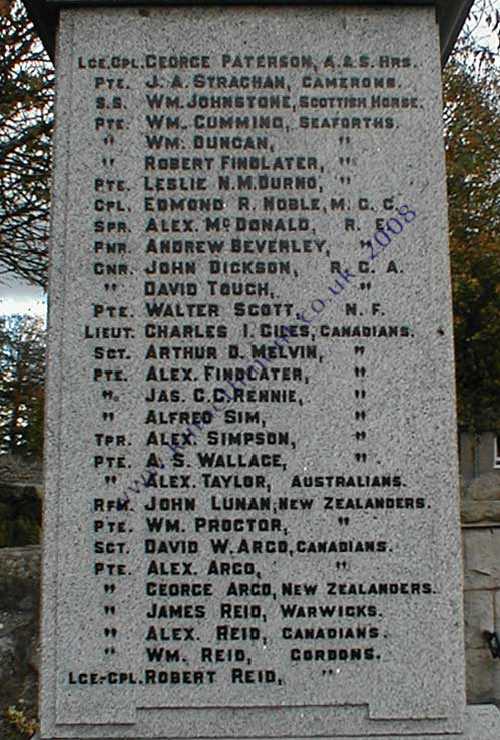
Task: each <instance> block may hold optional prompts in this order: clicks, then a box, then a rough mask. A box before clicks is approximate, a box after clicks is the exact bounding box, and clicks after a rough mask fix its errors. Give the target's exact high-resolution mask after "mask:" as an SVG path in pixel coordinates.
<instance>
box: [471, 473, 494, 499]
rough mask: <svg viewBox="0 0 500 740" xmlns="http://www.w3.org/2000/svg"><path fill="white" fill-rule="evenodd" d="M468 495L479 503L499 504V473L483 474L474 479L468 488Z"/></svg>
mask: <svg viewBox="0 0 500 740" xmlns="http://www.w3.org/2000/svg"><path fill="white" fill-rule="evenodd" d="M468 493H469V494H470V496H471V497H472V498H473V499H476V500H479V501H499V502H500V471H497V472H492V473H485V474H484V475H480V476H479V477H478V478H474V480H473V481H471V483H470V484H469V486H468Z"/></svg>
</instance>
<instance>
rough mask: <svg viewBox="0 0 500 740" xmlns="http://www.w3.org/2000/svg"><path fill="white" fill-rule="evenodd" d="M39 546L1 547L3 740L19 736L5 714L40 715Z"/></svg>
mask: <svg viewBox="0 0 500 740" xmlns="http://www.w3.org/2000/svg"><path fill="white" fill-rule="evenodd" d="M40 560H41V552H40V547H39V546H36V545H35V546H30V547H8V548H0V738H2V740H4V739H6V738H10V737H16V735H15V734H12V733H11V728H10V727H7V726H6V724H5V722H4V712H5V709H6V708H7V707H9V706H13V705H16V706H17V708H18V709H23V710H24V712H25V714H26V715H27V716H28V717H29V718H32V717H36V716H37V686H38V669H39V645H38V619H39V593H40Z"/></svg>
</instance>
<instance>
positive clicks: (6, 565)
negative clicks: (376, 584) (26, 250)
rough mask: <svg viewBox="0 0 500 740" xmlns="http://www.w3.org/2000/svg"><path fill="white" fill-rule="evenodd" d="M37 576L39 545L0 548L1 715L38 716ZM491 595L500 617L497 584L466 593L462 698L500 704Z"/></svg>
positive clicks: (499, 663) (497, 614) (499, 684)
mask: <svg viewBox="0 0 500 740" xmlns="http://www.w3.org/2000/svg"><path fill="white" fill-rule="evenodd" d="M466 536H467V532H466ZM39 578H40V548H39V547H28V548H8V549H0V594H1V602H0V615H1V619H0V624H1V627H0V714H1V713H2V712H3V710H4V709H5V708H6V707H7V706H9V705H11V704H16V705H17V706H21V707H22V706H24V707H25V708H26V713H27V714H28V715H29V716H37V697H36V683H37V676H38V666H39V646H38V639H37V637H38V621H37V619H38V617H37V614H38V586H39ZM493 597H494V598H495V615H496V617H497V619H500V584H499V588H498V590H496V591H481V590H480V591H468V592H467V591H466V592H465V610H464V611H465V625H466V630H465V632H466V638H467V649H466V678H467V701H468V703H469V704H476V703H494V704H496V705H497V706H499V707H500V660H493V658H492V657H491V653H490V651H489V650H488V649H487V647H486V646H485V642H484V639H483V638H482V637H481V635H480V632H481V630H482V628H486V629H491V624H490V622H489V621H488V620H490V619H491V616H492V614H491V608H490V604H491V599H492V598H493ZM479 624H480V625H481V626H480V627H479ZM1 732H2V724H1V723H0V737H2V735H1ZM6 732H7V729H6V728H5V733H6ZM478 737H479V736H476V737H474V738H473V740H478Z"/></svg>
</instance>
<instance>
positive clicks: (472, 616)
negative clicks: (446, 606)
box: [464, 591, 495, 649]
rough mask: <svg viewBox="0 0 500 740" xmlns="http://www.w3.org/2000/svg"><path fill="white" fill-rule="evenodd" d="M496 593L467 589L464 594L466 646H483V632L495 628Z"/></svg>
mask: <svg viewBox="0 0 500 740" xmlns="http://www.w3.org/2000/svg"><path fill="white" fill-rule="evenodd" d="M493 601H494V593H493V592H492V591H466V592H465V594H464V615H465V647H466V648H483V649H484V646H485V641H484V635H483V632H484V631H485V630H488V631H489V632H491V631H492V630H493V629H494V624H495V619H494V606H493Z"/></svg>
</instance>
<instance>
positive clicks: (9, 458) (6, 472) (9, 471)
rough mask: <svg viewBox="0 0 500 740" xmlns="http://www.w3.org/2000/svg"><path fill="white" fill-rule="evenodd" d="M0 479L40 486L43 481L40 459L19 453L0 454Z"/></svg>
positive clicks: (5, 481) (6, 481)
mask: <svg viewBox="0 0 500 740" xmlns="http://www.w3.org/2000/svg"><path fill="white" fill-rule="evenodd" d="M0 481H2V482H4V483H8V482H10V483H26V484H28V483H31V484H32V485H34V486H41V485H42V482H43V464H42V461H41V460H38V459H36V458H26V457H20V456H19V455H0Z"/></svg>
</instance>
